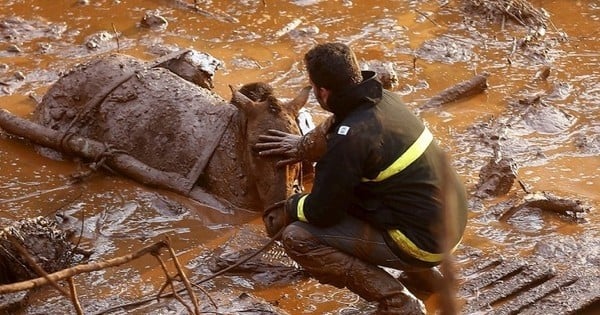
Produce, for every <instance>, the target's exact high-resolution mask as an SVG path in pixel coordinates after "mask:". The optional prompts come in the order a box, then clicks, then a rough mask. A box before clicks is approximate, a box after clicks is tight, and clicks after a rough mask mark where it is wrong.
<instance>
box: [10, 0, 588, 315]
mask: <svg viewBox="0 0 600 315" xmlns="http://www.w3.org/2000/svg"><path fill="white" fill-rule="evenodd" d="M493 2H494V1H488V2H484V1H451V2H443V1H376V0H374V1H268V0H266V1H242V0H240V1H197V4H198V5H199V7H198V8H194V7H193V6H192V5H191V3H193V1H187V2H186V1H167V0H161V1H144V2H143V3H140V2H137V1H127V0H122V1H112V0H105V1H100V0H99V1H75V0H73V1H59V2H57V1H51V0H44V1H36V2H35V3H31V2H22V1H4V2H3V3H2V4H0V108H4V109H7V110H9V111H11V112H12V113H14V114H16V115H19V116H23V117H30V114H31V113H32V112H33V110H34V108H35V105H36V102H37V101H39V100H40V98H41V97H42V96H43V94H44V93H45V91H46V90H47V89H48V87H49V86H50V85H51V84H52V83H53V82H54V81H55V80H57V79H58V78H59V77H60V75H61V73H64V72H66V71H68V70H69V69H71V68H72V67H73V66H74V65H75V64H78V63H81V62H85V61H88V60H91V59H94V58H97V57H98V56H101V55H103V54H106V53H110V52H117V51H118V52H121V53H127V54H130V55H133V56H136V57H139V58H141V59H144V60H151V59H154V58H156V57H157V56H159V55H162V54H164V53H165V52H170V51H174V50H177V49H181V48H194V49H196V50H198V51H204V52H207V53H210V54H212V55H213V56H215V57H216V58H219V59H220V60H222V61H223V62H224V67H223V68H222V69H220V70H218V71H217V74H216V77H215V82H214V84H215V88H214V89H215V91H216V92H217V93H218V94H220V95H222V96H223V97H224V98H225V99H229V93H230V92H229V88H228V85H229V84H232V85H238V86H239V85H241V84H244V83H248V82H252V81H257V80H264V81H267V82H270V83H272V84H273V86H274V87H275V89H276V92H277V93H278V94H280V95H281V96H283V97H292V96H293V95H295V94H296V92H297V91H298V90H299V89H300V88H301V87H302V86H304V85H306V83H307V77H306V75H305V73H304V70H303V65H302V55H303V53H304V52H305V51H307V50H308V49H309V48H310V47H311V46H312V45H314V44H315V43H317V42H324V41H344V42H346V43H348V44H350V45H351V46H352V48H354V49H355V51H356V52H357V55H358V57H359V59H360V61H361V63H362V64H363V65H364V66H365V67H374V68H378V69H387V70H385V71H387V72H388V73H389V72H390V70H389V69H393V74H394V76H391V77H392V78H394V77H395V78H396V80H392V83H391V86H390V88H391V89H392V90H393V91H395V92H397V93H399V94H401V95H403V97H404V99H405V101H406V102H407V103H408V104H409V106H410V107H411V108H412V109H413V110H414V111H415V112H416V113H417V114H418V115H419V116H420V117H422V118H423V119H424V120H425V121H426V122H427V123H428V125H429V127H430V129H431V130H432V132H433V133H434V135H435V136H436V138H437V139H438V140H439V141H440V143H441V144H442V146H443V147H444V148H445V149H446V150H447V151H448V154H449V158H450V159H451V161H452V163H453V165H454V166H455V167H456V168H457V170H458V171H459V173H460V175H461V176H462V178H463V179H464V182H465V184H466V187H467V189H468V191H469V193H470V196H471V199H470V205H471V209H470V210H471V212H470V221H469V226H468V230H467V233H466V235H465V237H464V240H463V244H462V246H461V247H459V249H458V251H457V253H456V268H457V275H458V276H459V278H461V281H465V282H467V281H468V280H470V279H472V277H473V276H472V275H473V274H474V275H477V274H478V273H469V272H468V271H469V270H471V269H472V268H474V266H476V265H479V264H484V263H486V262H493V261H497V259H498V257H499V256H502V257H503V259H504V261H513V260H515V261H516V260H518V261H526V262H529V263H530V264H532V265H534V266H541V265H544V266H549V267H552V268H553V270H554V271H553V272H554V273H553V274H555V275H556V276H555V278H557V279H560V277H561V275H563V274H564V275H566V274H567V271H569V270H582V271H583V272H582V274H581V275H580V276H581V277H585V276H586V275H587V273H590V272H593V271H594V270H597V266H598V265H599V264H600V257H599V256H598V255H599V253H600V250H598V249H599V248H600V232H599V231H600V221H599V219H598V216H597V215H596V214H597V209H598V206H599V205H600V195H599V194H598V189H597V187H598V184H600V182H599V181H600V179H599V175H598V174H600V172H599V171H600V159H599V158H598V156H599V155H600V123H599V121H600V80H599V78H600V72H599V71H600V70H598V67H597V65H598V62H599V59H600V54H599V53H598V51H600V44H598V40H599V37H600V34H599V33H598V29H600V6H599V5H598V3H597V2H596V1H593V0H587V1H560V0H554V1H541V0H539V1H530V3H531V4H532V6H533V7H534V8H536V9H539V11H534V12H537V13H541V14H542V15H526V14H523V15H519V14H516V13H515V12H516V11H508V12H504V11H502V10H494V8H493V7H491V6H490V3H493ZM497 2H502V1H497ZM485 3H487V4H485ZM468 4H470V5H468ZM521 9H530V8H528V7H523V8H521ZM542 9H543V10H542ZM520 12H521V13H524V12H528V11H523V10H521V11H520ZM539 17H547V19H538V18H539ZM482 73H488V74H489V77H488V89H487V90H486V91H485V92H483V93H478V94H476V95H474V96H471V97H468V98H465V99H461V100H459V101H457V102H453V103H450V104H441V105H440V104H437V105H436V106H424V104H426V101H427V100H429V99H430V98H432V97H433V96H435V95H437V94H438V93H439V92H441V91H442V90H444V89H446V88H448V87H451V86H454V85H456V84H458V83H460V82H463V81H466V80H469V79H471V78H472V77H474V76H475V75H477V74H482ZM310 103H311V104H310V105H309V106H308V109H309V110H310V112H311V113H312V114H313V116H314V117H315V119H316V120H319V119H320V118H322V117H323V113H322V112H321V111H320V110H319V109H318V108H317V105H316V104H317V103H316V101H314V100H311V101H310ZM85 170H86V168H85V166H84V164H82V163H81V161H73V160H66V161H55V160H51V159H48V158H45V157H43V156H41V155H39V154H38V153H37V152H36V150H35V149H34V148H33V146H31V145H29V144H28V143H27V141H23V140H22V139H18V138H15V137H12V136H10V135H8V134H6V133H4V132H2V131H1V130H0V224H1V225H2V226H8V225H11V224H13V223H14V222H15V221H16V220H19V219H22V218H26V217H36V216H39V215H41V216H47V217H48V218H52V219H54V217H55V214H56V213H58V214H60V216H61V218H63V219H61V220H60V222H61V223H62V224H63V228H68V229H70V230H72V231H73V232H74V233H73V235H74V238H73V240H74V241H75V242H79V246H80V247H81V248H83V249H86V250H92V251H93V253H92V254H91V256H90V257H89V258H88V260H85V261H84V262H97V261H101V260H106V259H110V258H114V257H118V256H122V255H125V254H128V253H131V252H134V251H136V250H138V249H140V248H142V247H143V246H146V245H150V244H152V243H153V242H156V241H159V240H162V239H164V238H165V237H166V236H168V237H169V238H170V240H171V243H172V245H173V248H174V250H175V251H176V252H177V254H178V260H179V261H180V262H181V263H182V264H183V265H184V267H185V269H186V270H187V272H188V276H189V278H190V280H191V281H192V282H195V281H199V280H201V279H202V278H203V277H205V276H207V275H209V274H211V273H212V272H213V271H214V270H217V269H218V268H219V266H223V265H224V264H226V262H227V261H234V260H236V257H239V256H241V255H243V253H245V252H247V251H249V250H251V249H257V248H259V247H260V246H261V245H262V244H264V243H265V242H266V241H267V240H266V237H265V236H264V235H263V232H262V226H261V220H260V218H259V216H258V215H257V214H256V213H254V212H251V211H248V212H239V213H230V212H227V211H224V210H223V209H213V208H210V207H207V206H205V205H203V204H202V203H199V202H195V201H191V200H189V199H186V198H183V197H181V196H178V195H176V194H173V193H170V192H165V191H157V190H153V189H150V188H148V187H144V186H142V185H140V184H137V183H135V182H133V181H130V180H128V179H125V178H122V177H120V176H118V175H117V174H111V173H110V172H99V173H96V174H94V175H93V176H91V177H89V178H85V180H83V181H81V182H77V183H73V181H72V178H71V175H73V174H79V173H80V172H81V171H85ZM542 192H546V194H543V193H542ZM64 218H67V219H66V220H65V219H64ZM80 235H81V237H79V236H80ZM215 258H218V259H215ZM165 260H167V261H168V256H165ZM169 268H171V267H169ZM470 268H471V269H470ZM534 269H535V268H534ZM170 270H174V269H170ZM516 274H519V273H516ZM468 275H471V278H469V276H468ZM591 276H594V274H591ZM596 276H597V275H596ZM74 279H75V284H76V286H77V289H78V295H79V299H80V302H81V304H82V307H83V309H84V310H85V313H86V314H88V313H89V314H94V313H102V312H105V311H106V310H109V309H111V308H112V307H114V306H117V305H121V304H123V303H129V302H132V301H139V300H143V299H146V298H148V297H152V296H153V295H155V294H156V293H157V292H158V290H159V289H160V288H161V286H162V285H163V283H164V281H165V279H164V275H163V272H162V270H161V267H160V265H159V263H158V262H157V260H156V259H154V258H153V257H151V256H144V257H142V258H140V259H138V260H135V261H133V262H130V263H128V264H124V265H121V266H119V267H115V268H110V269H105V270H102V271H98V272H93V273H89V274H84V275H79V276H77V277H75V278H74ZM505 280H506V279H505ZM575 283H577V282H575ZM569 288H571V289H574V292H573V293H572V296H573V297H574V299H576V298H577V297H578V296H579V297H581V296H584V295H586V294H587V295H590V292H587V291H586V292H584V291H585V290H583V289H578V287H576V286H575V287H573V286H571V287H569V286H568V285H567V286H566V287H565V289H564V290H563V291H565V292H571V291H569V290H567V289H569ZM202 290H203V291H201V290H196V291H197V292H196V294H197V296H198V298H199V300H200V303H201V307H202V309H203V310H204V311H206V312H216V313H225V314H229V313H236V312H239V313H244V314H247V313H248V312H249V313H261V312H263V313H290V314H299V313H323V314H325V313H328V314H351V313H365V312H369V311H371V310H373V306H372V305H370V304H368V303H366V302H365V301H363V300H360V299H359V298H358V297H357V296H356V295H354V294H352V293H350V292H348V291H346V290H340V289H336V288H333V287H330V286H326V285H320V284H318V283H317V282H316V281H314V280H311V279H310V278H308V277H306V275H305V274H304V273H303V272H302V271H301V270H298V269H297V268H295V265H294V264H293V263H292V262H291V261H289V259H287V257H285V255H284V254H283V253H282V252H281V249H280V248H278V247H275V248H273V249H271V250H270V251H268V252H266V253H265V254H264V255H262V256H260V257H259V258H257V259H255V260H254V261H251V262H249V263H248V264H246V265H245V266H244V267H243V268H238V270H237V271H236V272H235V273H233V274H227V275H224V276H221V277H219V278H217V279H215V280H211V281H209V282H206V283H204V284H202ZM578 290H579V291H578ZM590 290H591V295H592V296H594V295H595V296H596V297H597V296H600V292H598V290H599V289H598V286H597V285H596V286H594V285H593V284H592V285H590V286H588V291H590ZM594 290H595V291H594ZM525 291H526V290H525ZM24 294H25V293H22V294H21V295H19V296H17V297H15V296H10V297H9V296H7V295H4V296H1V297H0V302H2V301H3V299H9V298H10V299H9V300H10V301H13V302H14V301H19V300H20V298H21V297H22V296H23V295H24ZM459 294H461V296H460V297H459V301H460V304H461V305H462V304H464V303H467V304H468V302H469V301H473V299H474V298H475V297H476V296H477V295H478V294H479V293H477V292H473V291H469V290H466V289H465V290H462V291H459ZM438 300H439V297H437V296H433V297H429V298H428V299H427V300H426V305H427V307H428V310H429V311H430V313H432V314H433V313H435V310H436V308H437V306H438V304H439V303H438ZM20 301H21V302H20V303H16V304H10V303H8V302H7V303H5V304H4V305H5V306H6V305H9V304H10V305H9V306H10V307H11V308H10V309H9V310H8V311H7V309H6V308H4V311H6V312H9V313H20V314H38V313H73V312H74V311H73V306H72V303H71V301H70V300H68V299H66V298H64V297H63V296H61V295H60V293H58V292H57V291H56V290H54V289H52V288H51V287H46V288H44V289H43V290H38V291H33V292H31V293H28V297H27V298H24V299H21V300H20ZM595 301H596V302H595V304H594V302H592V304H593V305H592V306H591V307H588V306H586V307H585V310H584V311H585V312H588V313H590V314H592V313H593V312H594V311H595V310H598V300H597V299H596V300H595ZM510 302H511V298H507V299H505V300H501V301H499V302H495V303H494V304H493V305H491V306H493V307H501V306H502V305H504V304H509V303H510ZM565 303H566V304H573V305H575V304H576V303H575V301H574V300H568V301H567V302H565ZM188 304H189V303H188ZM190 305H191V304H190ZM470 306H471V305H469V307H470ZM133 309H134V310H129V311H127V312H131V313H142V314H146V313H152V314H166V313H174V314H175V313H184V312H185V307H183V306H182V305H181V304H180V303H179V302H178V301H176V300H173V299H162V300H161V302H160V303H146V304H143V305H140V306H137V308H133ZM465 309H469V310H473V309H471V308H465ZM259 310H262V311H259ZM487 310H488V311H489V309H487ZM524 311H525V313H527V312H529V313H532V314H535V313H540V312H542V309H541V308H540V309H537V310H536V309H535V308H534V309H525V310H524ZM112 312H113V313H123V312H124V311H122V310H121V311H119V310H117V311H112ZM550 313H551V312H550Z"/></svg>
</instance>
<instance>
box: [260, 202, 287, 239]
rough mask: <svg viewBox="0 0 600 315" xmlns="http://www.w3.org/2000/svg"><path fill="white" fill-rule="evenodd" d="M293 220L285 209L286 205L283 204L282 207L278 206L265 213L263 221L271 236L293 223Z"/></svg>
mask: <svg viewBox="0 0 600 315" xmlns="http://www.w3.org/2000/svg"><path fill="white" fill-rule="evenodd" d="M292 221H293V220H292V218H290V217H289V216H288V214H287V211H286V210H285V205H281V207H277V208H275V209H273V210H271V211H269V212H267V213H265V214H264V215H263V222H264V223H265V228H266V230H267V235H268V236H269V237H272V236H273V235H275V234H277V232H279V230H281V229H283V228H284V227H286V226H287V225H288V224H290V223H292Z"/></svg>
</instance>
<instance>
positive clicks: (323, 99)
mask: <svg viewBox="0 0 600 315" xmlns="http://www.w3.org/2000/svg"><path fill="white" fill-rule="evenodd" d="M310 85H311V86H312V88H313V93H314V94H315V98H316V99H317V102H319V105H321V108H323V109H324V110H326V111H328V112H331V110H330V109H329V106H327V98H329V90H327V89H326V88H322V87H318V86H317V85H316V84H315V83H314V82H313V81H312V80H311V81H310Z"/></svg>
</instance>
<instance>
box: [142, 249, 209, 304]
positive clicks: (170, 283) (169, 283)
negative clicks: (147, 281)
mask: <svg viewBox="0 0 600 315" xmlns="http://www.w3.org/2000/svg"><path fill="white" fill-rule="evenodd" d="M152 255H153V256H154V257H156V259H157V260H158V263H159V264H160V267H161V268H162V270H163V272H164V273H165V278H166V280H165V283H164V284H163V285H162V286H161V288H160V290H158V293H157V294H156V295H157V296H156V300H160V295H161V294H162V292H163V291H164V290H165V289H166V288H167V286H171V290H172V293H173V297H174V298H175V299H176V300H177V301H179V303H181V305H183V306H185V308H186V309H187V310H188V313H189V314H192V313H194V314H196V315H198V314H199V313H198V308H196V311H195V312H194V311H192V308H191V307H190V306H189V305H187V303H185V301H184V300H183V298H182V297H181V296H180V295H179V294H177V289H176V288H175V284H174V283H173V280H174V279H175V278H176V277H177V276H181V275H179V274H178V275H176V276H175V277H171V276H170V275H169V270H167V266H166V265H165V263H164V262H163V260H162V258H160V256H159V255H158V253H152ZM196 304H197V302H196V303H194V305H196Z"/></svg>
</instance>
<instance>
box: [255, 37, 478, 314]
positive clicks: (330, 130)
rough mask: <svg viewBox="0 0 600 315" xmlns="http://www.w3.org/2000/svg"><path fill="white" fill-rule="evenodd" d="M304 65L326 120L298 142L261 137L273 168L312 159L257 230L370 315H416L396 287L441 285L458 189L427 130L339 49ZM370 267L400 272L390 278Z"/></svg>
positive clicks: (463, 215) (456, 230)
mask: <svg viewBox="0 0 600 315" xmlns="http://www.w3.org/2000/svg"><path fill="white" fill-rule="evenodd" d="M304 61H305V63H306V68H307V70H308V75H309V77H310V81H311V85H312V87H313V91H314V94H315V96H316V98H317V100H318V102H319V104H320V105H321V107H322V108H323V109H325V110H327V111H329V112H331V113H333V115H332V116H331V117H330V118H329V119H328V120H326V121H325V122H323V123H322V124H321V125H319V126H317V128H315V129H314V130H313V131H311V132H310V133H308V134H306V135H305V136H303V137H301V136H297V135H291V134H287V133H283V132H279V131H276V130H271V131H269V132H270V134H269V135H263V136H261V140H260V142H259V143H258V144H257V145H256V147H257V149H258V150H259V151H260V154H261V155H263V156H273V155H279V156H281V160H280V162H279V163H280V164H281V165H284V164H287V163H291V162H296V161H299V160H312V161H316V162H317V165H316V169H315V179H314V183H313V187H312V191H311V192H310V193H309V194H306V193H301V194H295V195H292V196H291V197H289V198H288V199H287V201H286V204H285V207H284V208H283V210H281V209H277V210H274V211H273V212H272V213H268V214H265V215H266V216H267V220H265V221H266V222H267V231H269V233H270V234H274V233H275V232H277V231H278V230H279V229H281V228H285V229H284V231H283V234H282V242H283V246H284V248H285V251H286V252H287V254H288V255H289V256H290V257H291V258H293V259H294V260H295V261H296V262H298V264H300V265H301V266H302V267H304V268H305V269H306V270H307V271H308V272H310V274H311V275H312V276H314V277H315V278H316V279H318V280H319V281H320V282H322V283H327V284H332V285H335V286H337V287H340V288H343V287H347V288H348V289H350V290H352V291H353V292H355V293H356V294H358V295H360V296H361V297H362V298H364V299H366V300H367V301H376V302H378V309H377V313H378V314H425V312H426V310H425V307H424V305H423V303H422V302H421V301H420V300H418V299H417V298H416V297H415V296H414V295H413V294H412V293H411V292H409V291H408V290H407V289H406V288H405V285H406V286H407V287H408V288H413V287H414V286H417V288H418V289H419V290H421V291H429V292H433V291H435V288H436V283H438V284H439V281H441V280H443V277H442V275H441V274H440V272H439V271H438V270H437V268H435V266H437V265H439V264H440V263H441V261H442V256H443V251H444V250H443V248H444V245H446V247H448V244H450V245H449V247H456V245H457V244H458V243H459V242H460V239H461V238H462V234H463V232H464V230H465V226H466V220H467V207H466V196H465V191H464V187H463V185H462V184H461V183H460V181H459V179H458V176H457V175H456V173H455V171H454V170H453V169H452V167H451V166H450V165H448V163H447V162H446V160H445V159H444V158H443V155H444V153H443V152H442V150H441V149H440V148H439V147H438V145H437V144H436V142H435V141H434V140H433V136H432V134H431V133H430V131H429V130H428V129H427V128H426V127H425V126H424V124H423V123H422V122H421V121H420V120H419V119H418V118H417V117H416V116H415V115H413V114H412V113H411V112H410V111H409V110H408V108H407V107H406V106H405V105H404V104H403V102H402V101H401V99H400V98H399V96H397V95H395V94H393V93H391V92H389V91H387V90H384V89H383V88H382V86H381V83H380V82H379V81H378V80H377V79H376V75H375V73H373V72H369V71H364V72H362V73H361V71H360V68H359V65H358V63H357V60H356V57H355V55H354V53H353V52H352V51H351V50H350V48H349V47H348V46H346V45H344V44H341V43H326V44H320V45H317V46H316V47H314V48H312V49H311V50H310V51H308V53H306V55H305V56H304ZM442 193H443V194H450V196H448V195H442ZM443 200H451V202H450V203H447V204H444V202H443ZM445 211H450V212H449V213H452V220H451V221H452V222H450V224H446V222H444V220H445V218H446V217H447V215H446V213H444V212H445ZM269 217H273V218H281V217H283V218H285V219H273V220H269ZM269 224H272V225H271V226H269ZM448 226H450V227H451V228H447V227H448ZM446 230H447V231H453V233H446V232H444V231H446ZM450 234H451V235H450ZM379 266H385V267H390V268H394V269H399V270H402V271H403V273H402V275H401V277H400V278H399V279H396V278H394V277H393V276H391V275H390V274H389V273H387V272H386V271H385V270H383V269H381V268H380V267H379Z"/></svg>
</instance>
